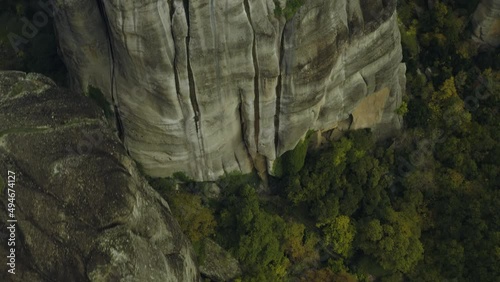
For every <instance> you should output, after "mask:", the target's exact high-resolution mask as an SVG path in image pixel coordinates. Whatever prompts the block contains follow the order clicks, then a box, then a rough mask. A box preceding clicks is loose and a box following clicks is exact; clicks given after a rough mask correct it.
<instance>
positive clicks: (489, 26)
mask: <svg viewBox="0 0 500 282" xmlns="http://www.w3.org/2000/svg"><path fill="white" fill-rule="evenodd" d="M472 23H473V26H474V39H475V40H476V41H479V42H480V43H483V44H485V45H489V46H492V47H498V46H500V1H499V0H482V1H481V2H480V3H479V5H478V7H477V9H476V12H474V17H473V20H472Z"/></svg>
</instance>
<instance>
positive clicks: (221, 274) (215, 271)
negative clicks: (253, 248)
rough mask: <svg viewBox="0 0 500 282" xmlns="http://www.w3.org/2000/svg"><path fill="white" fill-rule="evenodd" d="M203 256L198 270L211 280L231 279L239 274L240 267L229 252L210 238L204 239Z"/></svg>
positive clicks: (220, 281) (219, 281)
mask: <svg viewBox="0 0 500 282" xmlns="http://www.w3.org/2000/svg"><path fill="white" fill-rule="evenodd" d="M203 243H204V258H203V261H202V262H201V263H200V272H201V274H202V275H203V276H205V277H207V278H209V279H210V280H211V281H217V282H223V281H231V280H233V279H235V278H238V277H239V276H241V269H240V265H239V263H238V260H236V259H235V258H234V257H233V256H231V254H230V253H228V252H227V251H226V250H224V249H223V248H222V247H221V246H219V245H218V244H217V243H215V242H214V241H212V240H210V239H204V241H203Z"/></svg>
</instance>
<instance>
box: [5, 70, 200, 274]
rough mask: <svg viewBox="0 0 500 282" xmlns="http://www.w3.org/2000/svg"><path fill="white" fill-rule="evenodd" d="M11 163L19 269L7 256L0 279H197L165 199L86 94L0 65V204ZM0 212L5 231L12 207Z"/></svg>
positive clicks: (38, 76)
mask: <svg viewBox="0 0 500 282" xmlns="http://www.w3.org/2000/svg"><path fill="white" fill-rule="evenodd" d="M8 170H10V171H14V172H15V173H16V185H15V191H16V202H15V204H16V209H15V216H16V219H17V220H18V222H17V229H16V235H17V238H16V239H17V241H16V247H15V248H16V275H11V274H8V273H7V265H6V264H5V263H2V264H1V267H0V273H1V274H0V281H23V282H25V281H30V282H31V281H141V282H142V281H198V279H199V278H198V277H199V274H198V270H197V266H196V265H195V263H194V257H193V254H192V251H191V246H190V243H189V242H188V240H187V239H186V238H185V237H184V235H183V234H182V232H181V231H180V228H179V226H178V224H177V222H176V221H175V220H174V218H173V217H172V215H171V214H170V209H169V207H168V204H167V203H166V202H165V201H164V200H163V199H162V198H161V196H159V195H158V194H157V193H156V192H155V191H154V190H153V189H152V188H151V187H150V186H149V185H148V184H147V182H146V181H145V179H144V178H143V177H142V176H140V174H139V172H138V170H137V168H136V165H135V163H134V162H133V161H132V160H131V158H129V157H128V156H127V155H126V151H125V149H124V147H123V145H122V144H121V142H120V140H118V138H117V137H116V136H115V135H114V134H113V132H112V130H111V129H110V128H108V126H107V123H106V121H105V119H104V116H103V114H102V110H101V109H99V108H98V107H97V106H96V105H94V104H93V103H92V102H91V101H90V99H88V98H86V97H84V96H83V95H80V94H76V93H73V92H69V91H67V90H64V89H61V88H58V87H56V86H55V84H54V83H53V82H52V81H51V80H50V79H48V78H46V77H43V76H41V75H38V74H25V73H22V72H0V172H1V178H2V179H0V186H2V189H3V191H2V194H3V195H4V196H2V197H1V200H0V203H1V207H2V211H6V210H7V204H8V201H7V197H6V196H5V193H6V192H7V191H6V190H7V187H6V185H5V184H6V175H7V171H8ZM0 221H1V222H0V225H3V226H2V229H1V231H2V232H4V233H5V231H6V228H5V224H7V223H6V221H7V212H2V213H0ZM4 239H5V238H3V237H2V247H1V249H0V250H1V256H2V257H3V258H5V257H6V256H7V244H6V242H5V240H4Z"/></svg>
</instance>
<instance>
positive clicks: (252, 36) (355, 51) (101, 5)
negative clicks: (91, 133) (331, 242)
mask: <svg viewBox="0 0 500 282" xmlns="http://www.w3.org/2000/svg"><path fill="white" fill-rule="evenodd" d="M287 2H290V1H285V0H279V1H277V0H276V1H274V0H252V1H250V0H231V1H216V0H189V1H182V0H172V1H167V0H148V1H141V2H140V3H139V2H137V1H131V0H127V1H117V0H110V1H103V0H97V1H71V0H59V1H56V5H55V8H56V9H55V12H56V13H55V23H56V29H57V33H58V37H59V42H60V48H61V52H62V55H63V57H64V60H65V62H66V65H67V67H68V69H69V72H70V76H71V78H72V80H71V82H72V83H71V85H72V88H73V89H75V90H79V91H87V90H88V88H89V86H92V87H95V88H98V89H100V90H101V91H102V92H103V94H104V96H105V97H106V98H107V100H108V101H109V102H110V104H112V106H111V110H113V111H114V113H115V119H116V124H117V128H118V131H119V135H120V136H121V138H122V140H123V142H124V144H125V146H126V148H127V150H128V151H129V153H130V155H131V156H132V157H133V158H134V159H136V160H137V161H138V162H140V163H141V164H142V166H143V167H144V169H145V171H146V172H147V173H148V174H150V175H152V176H168V175H171V174H172V173H174V172H177V171H183V172H186V173H187V174H188V175H189V176H190V177H192V178H193V179H196V180H214V179H217V178H218V177H219V176H220V175H222V174H224V173H225V172H232V171H240V172H243V173H247V172H250V171H251V170H252V169H253V168H254V167H255V168H256V169H257V170H258V171H260V172H261V173H264V172H266V171H267V172H270V173H272V168H273V163H274V161H275V160H276V158H277V157H279V156H281V155H282V154H283V153H284V152H286V151H288V150H291V149H293V148H294V147H295V146H296V145H297V144H298V142H299V141H300V140H301V139H303V138H304V137H305V136H306V134H307V132H309V131H311V130H313V131H320V132H327V131H330V130H333V129H335V128H338V127H339V124H346V123H347V124H348V126H347V128H351V129H353V128H354V129H356V128H368V127H369V128H373V129H374V131H375V132H376V133H377V134H379V135H381V136H384V135H387V134H388V133H390V132H391V131H392V130H395V129H398V128H399V127H400V123H401V121H400V117H399V116H397V115H396V114H395V113H394V110H395V109H396V108H397V107H399V105H400V103H401V95H402V93H403V92H404V85H405V66H404V64H401V60H402V51H401V44H400V34H399V29H398V25H397V16H396V0H369V1H360V0H355V1H347V0H335V1H331V0H315V1H309V0H306V1H304V4H303V5H302V6H301V7H300V8H299V9H297V10H296V11H295V10H292V9H295V8H296V7H291V6H289V5H291V4H289V3H288V6H287ZM278 5H279V8H278ZM292 15H293V16H292ZM344 129H345V128H344Z"/></svg>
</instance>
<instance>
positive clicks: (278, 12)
mask: <svg viewBox="0 0 500 282" xmlns="http://www.w3.org/2000/svg"><path fill="white" fill-rule="evenodd" d="M274 4H275V8H274V15H275V16H277V17H281V16H284V17H285V19H286V20H287V21H288V20H290V19H291V18H293V16H294V15H295V14H296V13H297V11H298V10H299V9H300V7H302V5H304V0H287V1H286V7H285V8H284V9H283V8H281V5H280V3H279V2H278V1H274Z"/></svg>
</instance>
